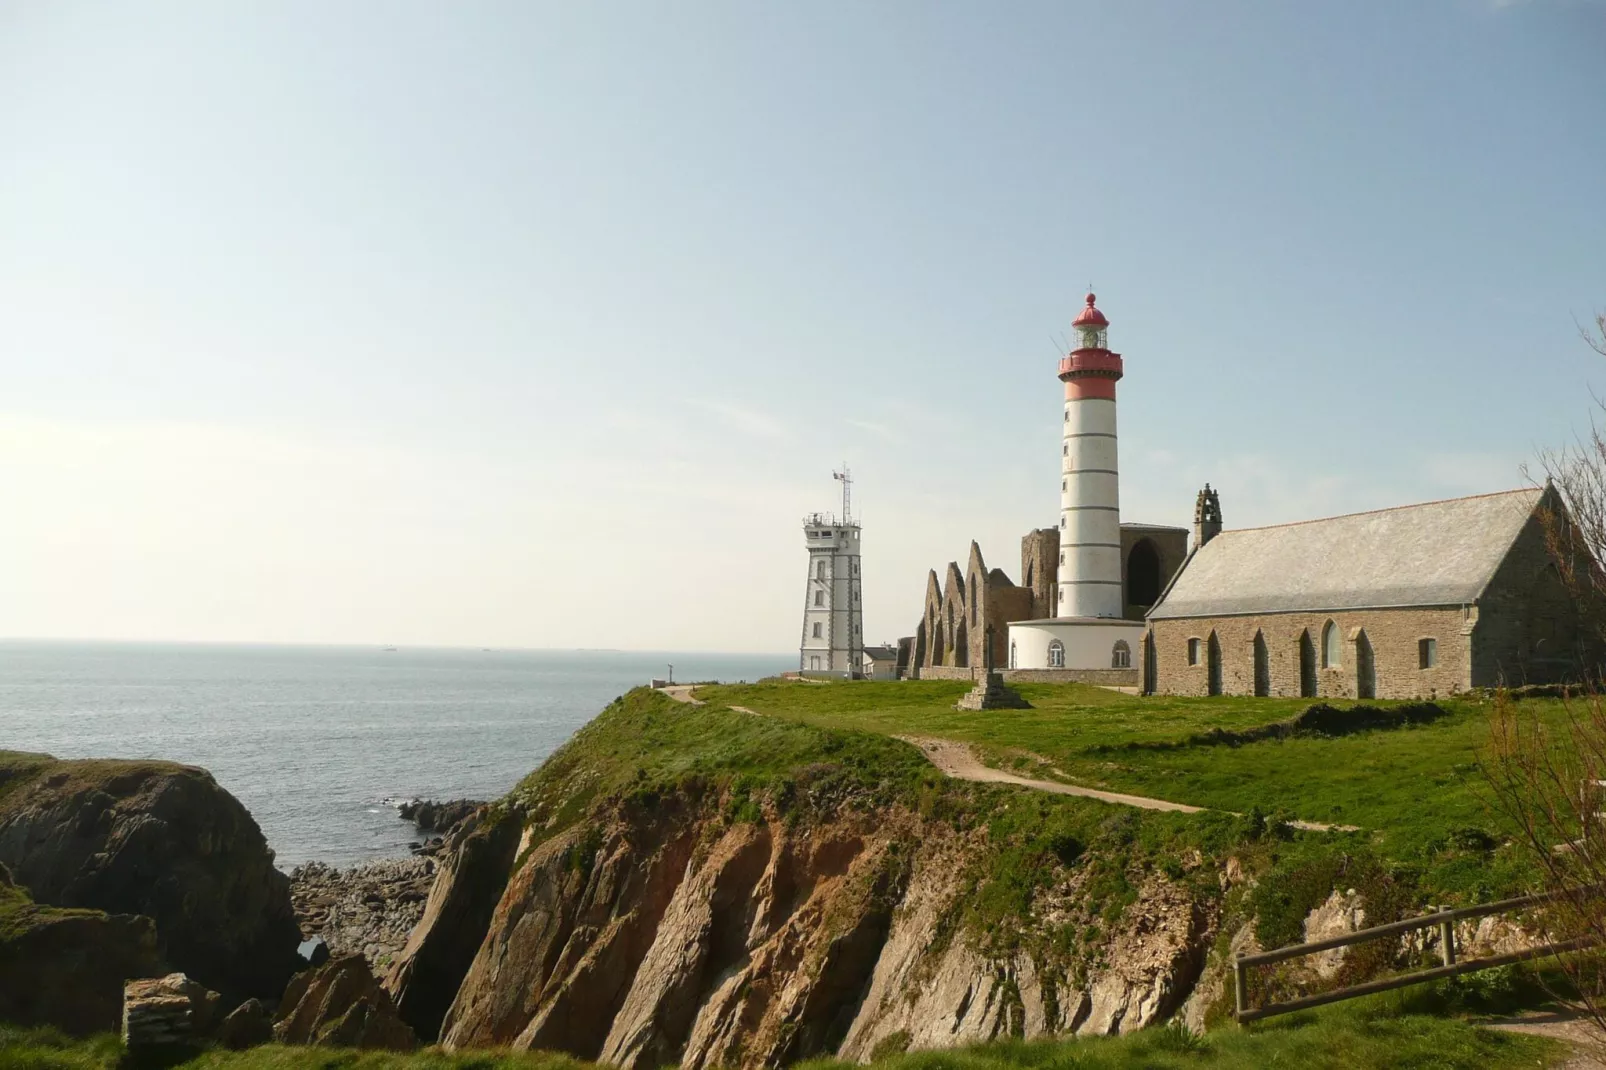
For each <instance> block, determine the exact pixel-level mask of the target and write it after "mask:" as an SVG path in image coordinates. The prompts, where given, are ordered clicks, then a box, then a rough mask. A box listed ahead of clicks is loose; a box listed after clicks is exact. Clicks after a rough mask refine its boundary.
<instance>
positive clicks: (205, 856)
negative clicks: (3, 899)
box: [0, 751, 300, 998]
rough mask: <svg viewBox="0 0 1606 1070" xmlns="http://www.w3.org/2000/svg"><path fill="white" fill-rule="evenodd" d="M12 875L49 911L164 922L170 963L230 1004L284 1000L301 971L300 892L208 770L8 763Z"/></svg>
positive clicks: (6, 821)
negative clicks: (294, 897)
mask: <svg viewBox="0 0 1606 1070" xmlns="http://www.w3.org/2000/svg"><path fill="white" fill-rule="evenodd" d="M0 863H3V864H5V865H7V866H9V867H11V870H12V873H13V874H14V875H15V877H16V880H17V883H19V884H21V885H23V886H25V887H26V888H27V889H28V890H29V891H30V892H31V893H32V895H33V898H34V899H35V900H37V901H38V902H40V903H49V904H51V905H55V906H62V907H82V908H91V909H95V910H102V911H106V912H107V913H113V914H143V915H145V916H146V917H148V918H150V919H152V920H153V921H154V922H155V923H156V931H157V933H158V934H159V937H160V947H159V950H160V952H161V953H162V956H163V957H164V958H165V959H166V961H167V962H168V963H169V964H171V965H172V966H173V967H175V968H177V969H181V970H183V971H184V972H185V973H186V974H188V975H189V976H191V977H193V978H195V979H196V980H198V981H200V982H201V983H203V984H205V985H206V986H207V987H209V988H213V989H217V990H219V991H221V992H223V993H225V994H226V995H230V996H237V997H244V996H251V995H259V996H263V997H265V998H273V997H277V996H278V994H279V992H280V991H282V990H283V988H284V984H285V982H286V981H287V980H288V979H289V977H290V974H291V972H292V971H293V970H294V969H295V966H296V955H295V948H296V944H297V943H298V942H299V940H300V934H299V933H298V932H297V930H296V923H295V917H294V914H293V912H292V910H291V906H290V886H289V880H288V879H287V878H286V877H285V876H284V874H282V873H280V872H279V871H278V870H276V869H274V867H273V852H272V851H270V850H269V849H268V845H267V842H266V840H265V839H264V838H263V836H262V830H261V829H260V828H258V827H257V823H256V821H255V820H253V819H252V817H251V815H250V814H249V813H248V812H246V809H245V807H243V806H241V805H240V803H239V801H238V800H237V799H235V798H234V797H233V796H232V795H230V794H229V793H228V792H226V791H224V790H223V789H222V788H221V787H219V786H218V784H217V782H216V781H215V780H213V779H212V776H211V774H209V773H207V772H206V771H205V770H203V769H197V768H195V767H193V766H185V765H176V764H173V763H170V762H155V761H110V760H106V761H101V760H96V761H58V760H56V759H54V758H50V757H48V756H46V755H39V754H32V755H29V754H18V753H16V752H9V751H8V752H0Z"/></svg>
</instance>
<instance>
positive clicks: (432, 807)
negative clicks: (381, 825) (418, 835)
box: [396, 799, 485, 836]
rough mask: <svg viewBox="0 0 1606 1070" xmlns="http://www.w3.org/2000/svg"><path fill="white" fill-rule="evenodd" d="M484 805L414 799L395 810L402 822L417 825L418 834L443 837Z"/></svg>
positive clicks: (462, 800)
mask: <svg viewBox="0 0 1606 1070" xmlns="http://www.w3.org/2000/svg"><path fill="white" fill-rule="evenodd" d="M484 805H485V803H484V802H481V801H480V800H478V799H448V800H446V801H445V802H436V801H435V800H434V799H414V800H412V801H411V802H404V803H402V804H401V805H400V806H398V807H397V808H396V809H397V810H398V811H400V813H401V817H402V820H403V821H411V822H412V823H413V824H415V825H417V826H418V831H419V832H435V833H439V834H440V835H441V836H445V835H446V834H447V833H449V832H451V831H452V830H453V829H455V828H456V827H457V826H458V825H459V824H461V823H462V822H464V821H466V820H468V817H469V815H471V814H473V813H474V812H475V811H476V810H478V809H479V808H480V807H482V806H484Z"/></svg>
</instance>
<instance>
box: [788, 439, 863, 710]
mask: <svg viewBox="0 0 1606 1070" xmlns="http://www.w3.org/2000/svg"><path fill="white" fill-rule="evenodd" d="M831 476H832V478H833V479H835V480H837V481H838V482H839V483H841V484H842V519H840V520H838V519H837V518H836V517H835V516H833V515H832V514H830V513H810V514H809V515H808V516H806V517H804V518H803V541H804V543H805V545H807V546H808V550H809V578H808V584H807V585H806V586H805V587H804V594H803V642H802V643H801V644H800V648H799V650H798V658H797V667H798V671H799V672H805V673H821V674H825V673H829V674H831V675H832V676H845V677H848V678H849V679H852V678H854V677H857V676H859V675H860V674H861V672H862V671H863V665H862V662H863V660H864V621H863V612H864V610H863V606H862V602H861V598H862V594H863V591H862V589H861V587H860V583H861V581H860V578H859V525H858V524H857V523H856V522H855V521H854V519H853V476H852V474H851V473H850V472H849V471H848V466H847V465H843V466H842V468H841V470H840V471H836V472H832V473H831Z"/></svg>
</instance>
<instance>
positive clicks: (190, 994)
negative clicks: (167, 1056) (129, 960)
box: [123, 973, 221, 1057]
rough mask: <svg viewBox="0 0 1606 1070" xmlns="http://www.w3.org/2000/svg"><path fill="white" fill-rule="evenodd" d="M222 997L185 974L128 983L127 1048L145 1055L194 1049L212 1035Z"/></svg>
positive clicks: (125, 1004)
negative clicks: (177, 1049) (179, 1049)
mask: <svg viewBox="0 0 1606 1070" xmlns="http://www.w3.org/2000/svg"><path fill="white" fill-rule="evenodd" d="M220 998H221V997H219V996H218V994H217V993H216V992H213V991H212V990H211V989H209V988H207V987H206V986H205V985H202V984H198V983H197V982H195V981H192V980H190V979H189V978H188V977H186V976H184V975H183V974H182V973H170V974H168V975H167V976H165V977H152V978H147V979H143V980H136V981H130V982H128V984H127V986H126V987H125V988H124V989H123V1046H124V1047H126V1048H127V1049H128V1050H129V1053H130V1054H132V1055H134V1056H136V1057H138V1056H139V1055H140V1054H141V1053H145V1052H156V1051H165V1050H169V1049H174V1048H186V1047H193V1046H195V1045H197V1044H199V1043H200V1042H201V1041H202V1040H203V1039H205V1038H206V1037H207V1036H208V1035H209V1034H210V1032H211V1030H212V1026H213V1024H214V1020H215V1019H216V1018H217V1012H218V1002H219V999H220Z"/></svg>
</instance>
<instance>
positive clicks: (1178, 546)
mask: <svg viewBox="0 0 1606 1070" xmlns="http://www.w3.org/2000/svg"><path fill="white" fill-rule="evenodd" d="M1140 542H1148V543H1149V544H1150V545H1151V546H1152V547H1154V552H1155V556H1156V557H1157V558H1158V559H1159V566H1160V567H1159V576H1158V577H1157V579H1158V584H1157V586H1158V588H1159V591H1162V592H1163V591H1164V590H1165V589H1166V585H1167V584H1169V583H1170V582H1171V577H1172V576H1175V575H1176V574H1177V570H1178V569H1179V568H1181V567H1182V563H1183V562H1184V561H1186V560H1187V559H1188V531H1187V529H1186V528H1166V527H1149V526H1145V525H1142V524H1122V525H1121V591H1122V606H1123V612H1122V615H1123V616H1125V617H1126V619H1127V620H1142V619H1143V617H1144V614H1146V613H1147V612H1148V611H1149V608H1150V607H1151V606H1153V605H1154V603H1153V602H1134V601H1133V600H1132V597H1133V583H1132V575H1131V570H1132V551H1133V550H1134V549H1136V548H1137V545H1138V543H1140Z"/></svg>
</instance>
